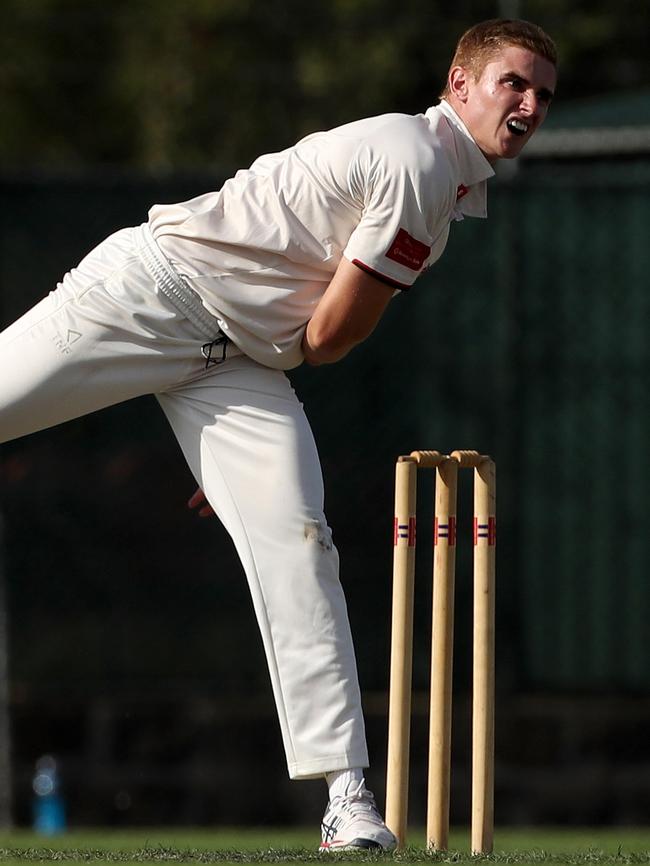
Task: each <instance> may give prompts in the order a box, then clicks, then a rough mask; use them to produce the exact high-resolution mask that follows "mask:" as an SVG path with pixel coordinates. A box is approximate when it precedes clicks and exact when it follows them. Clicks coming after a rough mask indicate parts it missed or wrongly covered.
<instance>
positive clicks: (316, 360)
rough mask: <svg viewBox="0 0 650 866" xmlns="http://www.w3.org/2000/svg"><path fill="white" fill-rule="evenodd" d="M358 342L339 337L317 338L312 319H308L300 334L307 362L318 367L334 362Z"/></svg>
mask: <svg viewBox="0 0 650 866" xmlns="http://www.w3.org/2000/svg"><path fill="white" fill-rule="evenodd" d="M358 342H360V341H356V340H355V341H352V340H347V341H343V340H340V339H339V340H337V341H336V342H334V341H332V340H331V339H330V340H328V341H324V340H322V339H320V338H319V336H318V333H317V327H316V326H315V325H314V326H312V321H309V322H308V323H307V327H306V328H305V333H304V334H303V336H302V352H303V355H304V356H305V361H306V363H307V364H310V365H311V366H312V367H318V366H320V365H321V364H334V363H335V362H336V361H340V360H341V358H344V357H345V356H346V355H347V354H348V352H350V350H351V349H353V348H354V347H355V346H356V345H357V344H358Z"/></svg>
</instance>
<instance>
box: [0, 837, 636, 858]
mask: <svg viewBox="0 0 650 866" xmlns="http://www.w3.org/2000/svg"><path fill="white" fill-rule="evenodd" d="M409 841H410V843H411V844H410V845H409V847H407V848H406V849H404V850H402V851H399V852H395V853H393V854H373V853H372V852H367V853H366V852H363V853H359V854H356V853H354V854H351V853H345V854H343V853H341V854H318V853H317V852H316V850H315V849H316V848H317V846H318V837H317V835H316V833H315V832H314V830H313V828H310V829H308V830H296V831H290V830H278V829H273V830H270V829H266V828H264V829H261V828H258V829H248V828H235V829H224V830H219V831H213V832H208V831H205V830H198V829H197V830H178V831H170V830H160V829H148V830H135V831H110V830H93V831H84V832H81V831H71V832H68V833H65V834H61V835H58V836H53V837H43V836H36V835H34V834H33V833H31V832H26V831H16V832H11V833H1V832H0V862H1V863H3V864H6V866H19V864H22V866H25V864H26V863H64V864H68V863H119V864H123V866H131V864H133V866H135V864H136V863H170V864H173V863H179V864H184V863H187V864H193V863H197V864H198V863H219V864H223V866H227V864H239V863H294V864H312V863H323V862H326V863H329V862H332V861H333V862H335V863H453V864H459V866H462V864H482V863H485V864H489V863H497V864H515V866H541V864H549V866H555V864H567V866H601V864H602V866H609V864H612V866H618V864H621V866H623V864H628V863H629V864H637V863H638V864H650V829H648V830H645V829H636V830H635V829H627V828H625V829H615V830H613V829H607V830H591V829H572V830H564V829H563V830H553V829H547V830H540V831H537V830H519V829H518V830H499V832H498V833H497V835H496V837H495V853H494V854H491V855H489V856H485V857H472V856H471V855H470V854H469V853H468V850H467V846H468V840H467V834H466V833H461V832H455V833H453V834H452V838H451V840H450V851H448V852H437V853H434V852H428V851H426V849H425V848H424V838H423V835H422V833H418V832H414V833H412V834H411V837H410V840H409Z"/></svg>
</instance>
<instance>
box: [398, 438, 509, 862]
mask: <svg viewBox="0 0 650 866" xmlns="http://www.w3.org/2000/svg"><path fill="white" fill-rule="evenodd" d="M464 468H468V469H472V470H473V472H474V526H473V536H474V602H473V608H474V613H473V649H472V670H473V673H472V679H473V687H472V807H471V809H472V811H471V850H472V853H475V854H486V853H490V852H491V851H492V847H493V832H494V672H495V659H494V628H495V605H494V593H495V545H496V488H495V465H494V462H493V461H492V459H491V458H490V457H488V456H486V455H482V454H479V453H478V452H476V451H453V452H452V453H451V454H449V455H445V454H441V453H439V452H438V451H413V452H411V454H409V455H406V456H402V457H399V458H398V459H397V464H396V469H395V523H394V559H393V608H392V626H391V662H390V697H389V709H388V762H387V778H386V824H387V825H388V827H389V828H390V829H391V830H392V831H393V833H395V835H396V837H397V840H398V845H399V846H400V847H403V846H404V845H405V844H406V831H407V818H408V787H409V763H410V759H409V740H410V726H411V694H412V667H413V607H414V593H415V535H416V530H415V527H416V510H417V474H418V470H420V469H433V470H434V471H435V516H434V527H433V543H434V554H433V612H432V637H431V687H430V707H429V714H430V715H429V768H428V784H427V829H426V832H427V846H428V847H429V848H431V849H434V850H446V849H447V848H448V847H449V811H450V790H451V784H450V783H451V729H452V691H453V689H452V685H453V640H454V582H455V562H456V500H457V477H458V470H459V469H464Z"/></svg>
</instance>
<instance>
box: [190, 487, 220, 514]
mask: <svg viewBox="0 0 650 866" xmlns="http://www.w3.org/2000/svg"><path fill="white" fill-rule="evenodd" d="M187 507H188V508H198V509H199V510H198V512H197V514H198V515H199V517H212V515H213V514H214V510H213V508H212V506H211V505H210V503H209V502H208V501H207V499H206V498H205V493H204V492H203V491H202V490H201V488H200V487H197V489H196V490H195V492H194V493H193V494H192V495H191V496H190V498H189V499H188V501H187Z"/></svg>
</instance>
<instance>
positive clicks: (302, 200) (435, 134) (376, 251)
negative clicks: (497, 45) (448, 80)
mask: <svg viewBox="0 0 650 866" xmlns="http://www.w3.org/2000/svg"><path fill="white" fill-rule="evenodd" d="M493 174H494V171H493V169H492V167H491V166H490V164H489V163H488V161H487V160H486V159H485V157H484V156H483V154H482V153H481V151H480V150H479V148H478V147H477V145H476V144H475V142H474V140H473V139H472V137H471V135H470V134H469V132H468V131H467V129H466V127H465V126H464V124H463V123H462V121H461V120H460V118H459V117H458V115H457V114H456V113H455V112H454V110H453V109H452V108H451V107H450V106H449V104H448V103H446V102H444V101H443V102H441V103H440V105H438V106H436V107H433V108H429V109H428V111H427V112H426V113H425V114H417V115H414V116H411V115H404V114H385V115H381V116H379V117H372V118H368V119H365V120H358V121H355V122H353V123H348V124H345V125H344V126H340V127H337V128H335V129H331V130H329V131H326V132H317V133H314V134H313V135H308V136H307V137H306V138H303V139H302V140H301V141H299V142H298V143H297V144H296V145H294V146H293V147H290V148H288V149H287V150H283V151H281V152H280V153H272V154H266V155H265V156H261V157H260V158H259V159H257V160H255V162H254V163H253V164H252V165H251V167H250V168H249V169H245V170H241V171H238V172H237V173H236V174H235V176H234V177H232V178H230V179H229V180H227V181H226V182H225V184H224V185H223V187H222V188H221V189H220V190H218V191H217V192H210V193H207V194H205V195H201V196H198V197H197V198H194V199H192V200H190V201H188V202H184V203H181V204H159V205H155V206H154V207H153V208H152V209H151V211H150V212H149V225H150V228H151V231H152V233H153V235H154V237H155V239H156V241H157V242H158V244H159V246H160V248H161V249H162V251H163V252H164V253H165V255H166V256H167V257H168V258H169V259H170V260H171V261H172V263H173V264H174V265H175V267H176V268H177V270H178V271H179V272H180V273H181V274H183V275H184V276H185V277H186V278H187V280H188V282H189V283H190V285H191V286H192V288H193V289H194V290H195V291H196V292H197V293H198V294H199V295H200V296H201V298H202V300H203V303H204V304H205V306H206V307H207V308H208V309H209V310H210V312H212V313H213V314H214V315H215V316H216V317H217V319H218V320H219V323H220V325H221V328H222V330H223V331H224V332H225V333H226V334H228V336H229V337H230V338H231V339H232V340H233V342H234V343H236V344H237V345H238V346H239V347H240V348H241V349H242V351H243V352H245V353H246V354H247V355H249V356H250V357H252V358H254V359H255V360H256V361H259V362H260V363H262V364H265V365H267V366H269V367H275V368H279V369H285V370H287V369H291V368H292V367H295V366H297V365H298V364H300V363H301V362H302V360H303V356H302V351H301V348H300V344H301V339H302V334H303V332H304V329H305V326H306V324H307V322H308V321H309V319H310V317H311V315H312V313H313V311H314V308H315V307H316V304H317V303H318V301H319V299H320V298H321V296H322V294H323V292H324V291H325V289H326V288H327V286H328V284H329V282H330V280H331V278H332V275H333V274H334V271H335V270H336V268H337V266H338V264H339V262H340V260H341V257H342V256H345V257H346V258H347V259H348V260H349V261H351V262H354V263H355V264H357V265H358V266H359V267H361V268H363V269H364V270H366V271H368V272H369V273H372V274H374V275H375V276H376V277H378V278H379V279H381V280H383V281H384V282H386V283H388V284H389V285H392V286H394V287H395V288H396V289H402V290H404V289H408V288H409V286H411V285H412V283H413V282H414V281H415V279H416V278H417V276H418V275H419V274H420V273H422V271H423V270H425V269H426V268H427V267H429V265H431V264H433V262H435V261H436V260H437V259H438V258H439V257H440V256H441V255H442V252H443V250H444V248H445V245H446V243H447V237H448V234H449V223H450V221H451V220H452V219H462V216H463V215H467V216H476V217H485V216H486V180H487V178H488V177H490V176H491V175H493Z"/></svg>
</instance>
